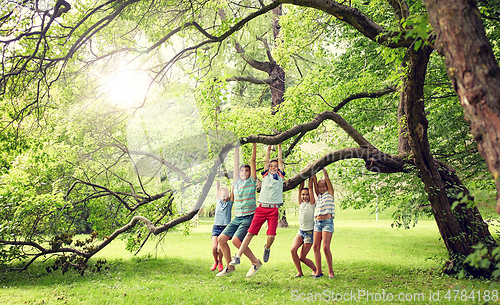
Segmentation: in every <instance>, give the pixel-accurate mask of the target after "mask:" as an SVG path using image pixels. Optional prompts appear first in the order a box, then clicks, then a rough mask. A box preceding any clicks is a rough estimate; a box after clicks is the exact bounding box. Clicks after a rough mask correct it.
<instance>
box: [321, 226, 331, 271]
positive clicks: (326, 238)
mask: <svg viewBox="0 0 500 305" xmlns="http://www.w3.org/2000/svg"><path fill="white" fill-rule="evenodd" d="M331 242H332V233H330V232H326V231H323V252H324V253H325V258H326V263H327V264H328V275H329V276H330V277H332V276H333V264H332V251H330V243H331Z"/></svg>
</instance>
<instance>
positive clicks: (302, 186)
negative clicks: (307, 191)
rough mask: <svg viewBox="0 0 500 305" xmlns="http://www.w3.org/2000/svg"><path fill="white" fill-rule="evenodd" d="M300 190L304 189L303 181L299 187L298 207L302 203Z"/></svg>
mask: <svg viewBox="0 0 500 305" xmlns="http://www.w3.org/2000/svg"><path fill="white" fill-rule="evenodd" d="M302 189H304V181H302V182H301V183H300V185H299V205H300V203H301V202H302V196H301V195H302Z"/></svg>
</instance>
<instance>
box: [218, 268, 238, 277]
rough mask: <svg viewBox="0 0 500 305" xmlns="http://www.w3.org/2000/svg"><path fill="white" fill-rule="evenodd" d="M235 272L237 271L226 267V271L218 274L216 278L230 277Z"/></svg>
mask: <svg viewBox="0 0 500 305" xmlns="http://www.w3.org/2000/svg"><path fill="white" fill-rule="evenodd" d="M234 271H236V269H229V267H226V269H224V270H222V271H221V272H219V273H217V275H216V276H224V275H228V274H229V273H233V272H234Z"/></svg>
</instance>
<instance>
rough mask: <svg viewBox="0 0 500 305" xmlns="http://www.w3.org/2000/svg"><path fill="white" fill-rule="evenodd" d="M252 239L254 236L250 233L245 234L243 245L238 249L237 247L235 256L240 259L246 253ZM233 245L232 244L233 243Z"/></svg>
mask: <svg viewBox="0 0 500 305" xmlns="http://www.w3.org/2000/svg"><path fill="white" fill-rule="evenodd" d="M253 237H254V235H253V234H252V233H250V232H247V235H245V238H244V239H243V243H242V244H241V246H240V247H238V249H239V250H238V254H236V255H238V256H239V257H241V256H242V255H243V253H245V251H246V249H248V245H249V244H250V242H251V241H252V238H253ZM233 244H234V242H233ZM235 246H236V245H235Z"/></svg>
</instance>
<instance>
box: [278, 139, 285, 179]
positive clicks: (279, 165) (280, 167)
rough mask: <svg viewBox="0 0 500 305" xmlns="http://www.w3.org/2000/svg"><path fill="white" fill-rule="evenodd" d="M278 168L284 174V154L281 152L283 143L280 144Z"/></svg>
mask: <svg viewBox="0 0 500 305" xmlns="http://www.w3.org/2000/svg"><path fill="white" fill-rule="evenodd" d="M278 168H279V169H280V170H281V171H282V172H283V171H284V169H285V166H284V165H283V153H282V152H281V143H279V144H278Z"/></svg>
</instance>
